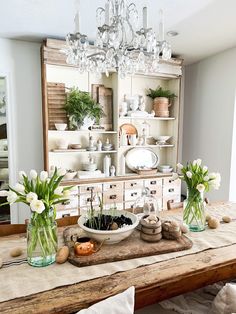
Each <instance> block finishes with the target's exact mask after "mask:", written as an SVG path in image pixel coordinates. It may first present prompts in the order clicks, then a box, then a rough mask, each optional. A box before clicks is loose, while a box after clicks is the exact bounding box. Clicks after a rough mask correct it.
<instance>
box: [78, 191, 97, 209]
mask: <svg viewBox="0 0 236 314" xmlns="http://www.w3.org/2000/svg"><path fill="white" fill-rule="evenodd" d="M99 197H102V194H101V193H99V194H95V195H94V196H93V202H92V204H93V205H99ZM90 202H91V195H90V194H81V195H80V196H79V206H80V207H83V206H89V205H90Z"/></svg>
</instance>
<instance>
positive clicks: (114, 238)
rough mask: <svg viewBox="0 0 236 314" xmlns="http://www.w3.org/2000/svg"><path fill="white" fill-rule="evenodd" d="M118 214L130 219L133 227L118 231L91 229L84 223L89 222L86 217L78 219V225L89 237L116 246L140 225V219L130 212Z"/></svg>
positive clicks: (120, 211)
mask: <svg viewBox="0 0 236 314" xmlns="http://www.w3.org/2000/svg"><path fill="white" fill-rule="evenodd" d="M118 213H119V214H120V216H121V215H124V216H126V217H128V218H130V219H131V220H132V222H133V224H132V225H129V226H125V227H123V228H120V229H117V230H108V231H106V230H95V229H90V228H87V227H85V226H84V223H85V222H86V221H87V218H86V217H85V216H80V218H79V219H78V225H79V226H80V228H81V229H83V230H84V231H85V232H86V234H87V235H88V237H90V238H92V239H94V240H96V241H98V242H102V241H105V244H115V243H119V242H120V241H122V240H124V239H126V238H128V237H129V236H130V235H131V233H132V232H133V231H134V229H135V228H136V227H137V225H138V224H139V220H138V217H137V216H136V215H134V214H132V213H130V212H127V211H124V210H119V211H118Z"/></svg>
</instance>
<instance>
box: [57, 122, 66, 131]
mask: <svg viewBox="0 0 236 314" xmlns="http://www.w3.org/2000/svg"><path fill="white" fill-rule="evenodd" d="M66 127H67V124H66V123H55V128H56V129H57V131H65V129H66Z"/></svg>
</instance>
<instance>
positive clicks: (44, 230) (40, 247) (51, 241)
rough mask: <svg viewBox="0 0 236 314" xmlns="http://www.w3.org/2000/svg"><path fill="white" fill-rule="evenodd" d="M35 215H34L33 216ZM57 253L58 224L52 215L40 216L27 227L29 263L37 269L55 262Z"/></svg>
mask: <svg viewBox="0 0 236 314" xmlns="http://www.w3.org/2000/svg"><path fill="white" fill-rule="evenodd" d="M33 215H34V214H33ZM56 253H57V223H56V221H55V219H54V215H53V214H52V213H50V214H47V215H43V214H38V215H37V217H36V218H35V219H33V218H31V221H30V223H29V224H28V226H27V261H28V264H29V265H31V266H35V267H43V266H47V265H50V264H52V263H54V262H55V260H56Z"/></svg>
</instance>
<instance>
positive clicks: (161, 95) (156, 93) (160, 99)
mask: <svg viewBox="0 0 236 314" xmlns="http://www.w3.org/2000/svg"><path fill="white" fill-rule="evenodd" d="M147 96H148V97H150V98H152V99H153V109H154V111H155V116H156V117H169V107H170V106H171V100H173V99H174V98H175V97H177V96H176V95H175V94H174V93H172V92H171V91H170V90H169V89H163V88H162V87H161V86H158V87H157V88H156V89H152V88H149V89H148V93H147Z"/></svg>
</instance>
